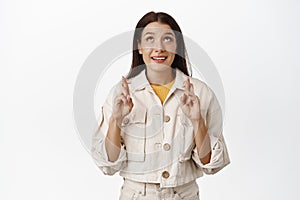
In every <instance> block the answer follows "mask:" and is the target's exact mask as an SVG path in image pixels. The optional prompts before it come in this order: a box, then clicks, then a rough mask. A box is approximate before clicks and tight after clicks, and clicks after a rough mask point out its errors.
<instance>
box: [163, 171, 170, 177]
mask: <svg viewBox="0 0 300 200" xmlns="http://www.w3.org/2000/svg"><path fill="white" fill-rule="evenodd" d="M169 176H170V174H169V172H167V171H164V172H163V173H162V177H164V178H169Z"/></svg>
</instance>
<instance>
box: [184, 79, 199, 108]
mask: <svg viewBox="0 0 300 200" xmlns="http://www.w3.org/2000/svg"><path fill="white" fill-rule="evenodd" d="M183 87H184V94H183V96H182V99H181V103H182V104H183V105H191V106H192V105H193V104H194V103H196V101H197V96H196V95H195V93H194V85H193V84H192V83H191V82H190V78H189V77H188V78H187V79H186V80H185V81H184V83H183Z"/></svg>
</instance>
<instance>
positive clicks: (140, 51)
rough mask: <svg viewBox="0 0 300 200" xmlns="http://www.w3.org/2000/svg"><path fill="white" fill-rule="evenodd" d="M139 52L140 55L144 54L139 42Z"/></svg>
mask: <svg viewBox="0 0 300 200" xmlns="http://www.w3.org/2000/svg"><path fill="white" fill-rule="evenodd" d="M138 50H139V54H143V52H142V48H141V43H140V42H139V41H138Z"/></svg>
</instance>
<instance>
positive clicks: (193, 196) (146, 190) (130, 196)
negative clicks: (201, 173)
mask: <svg viewBox="0 0 300 200" xmlns="http://www.w3.org/2000/svg"><path fill="white" fill-rule="evenodd" d="M180 199H187V200H199V187H198V185H197V182H196V181H191V182H190V183H187V184H184V185H180V186H177V187H171V188H160V186H159V184H156V183H141V182H135V181H131V180H128V179H125V180H124V183H123V185H122V187H121V195H120V200H180Z"/></svg>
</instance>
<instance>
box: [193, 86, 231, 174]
mask: <svg viewBox="0 0 300 200" xmlns="http://www.w3.org/2000/svg"><path fill="white" fill-rule="evenodd" d="M210 93H211V98H210V103H209V108H208V112H207V115H206V118H205V121H206V127H207V134H208V136H209V139H210V143H211V159H210V162H209V163H207V164H205V165H204V164H203V163H202V162H201V161H200V159H199V155H198V152H197V148H196V147H195V148H194V149H193V151H192V159H193V160H194V162H195V163H196V165H197V166H198V167H200V168H202V170H203V172H204V173H206V174H215V173H217V172H218V171H220V170H221V169H223V168H224V167H225V166H226V165H228V164H229V163H230V159H229V155H228V151H227V147H226V143H225V140H224V137H223V134H222V133H223V120H222V110H221V108H220V105H219V103H218V100H217V98H216V96H215V94H214V93H213V91H212V90H211V92H210Z"/></svg>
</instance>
